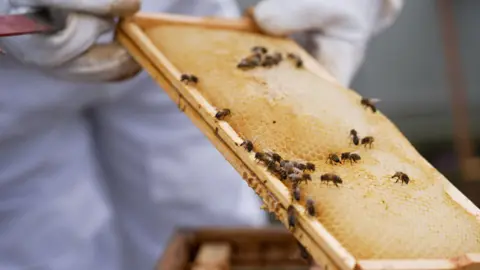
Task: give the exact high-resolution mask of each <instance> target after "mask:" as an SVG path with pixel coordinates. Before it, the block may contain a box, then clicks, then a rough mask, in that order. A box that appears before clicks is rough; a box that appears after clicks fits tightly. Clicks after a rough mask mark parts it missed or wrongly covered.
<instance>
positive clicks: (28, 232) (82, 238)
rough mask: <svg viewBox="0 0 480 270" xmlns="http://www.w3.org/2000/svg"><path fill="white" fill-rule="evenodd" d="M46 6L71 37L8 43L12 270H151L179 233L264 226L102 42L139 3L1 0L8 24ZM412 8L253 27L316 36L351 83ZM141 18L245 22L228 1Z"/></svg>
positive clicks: (5, 164) (391, 6)
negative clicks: (368, 52)
mask: <svg viewBox="0 0 480 270" xmlns="http://www.w3.org/2000/svg"><path fill="white" fill-rule="evenodd" d="M36 7H48V8H51V11H52V16H53V17H54V18H55V20H56V21H57V22H58V23H59V25H62V23H63V25H64V27H65V28H64V29H63V30H61V31H58V32H56V33H53V34H49V35H31V36H17V37H9V38H0V48H3V49H4V50H6V51H7V55H6V56H2V57H0V86H1V90H0V269H29V270H33V269H49V270H57V269H58V270H60V269H61V270H65V269H69V270H76V269H78V270H80V269H81V270H85V269H102V270H110V269H112V270H113V269H140V270H141V269H152V268H153V266H154V263H155V261H156V259H157V258H158V256H159V255H160V254H161V252H162V249H163V248H164V246H165V244H166V241H167V240H168V237H169V235H171V233H172V231H173V229H174V228H175V227H176V226H200V225H225V226H226V225H263V224H265V223H266V218H265V215H264V213H263V212H262V211H261V210H260V209H259V206H260V204H259V200H258V198H257V197H256V195H255V194H254V193H253V192H252V191H251V190H250V189H249V188H248V186H247V185H246V184H245V183H244V182H243V181H242V179H241V178H240V177H239V176H238V175H237V173H236V172H235V171H234V170H233V169H232V167H231V166H229V164H228V163H227V162H226V161H225V160H224V159H223V157H222V156H221V155H220V153H218V152H217V150H215V149H214V147H212V146H211V145H210V143H209V142H208V141H207V140H206V139H205V138H204V136H203V135H202V134H201V133H200V131H198V130H197V129H196V128H195V127H194V126H193V125H192V124H191V123H190V121H189V120H188V119H187V118H186V117H185V116H184V115H183V114H182V113H181V112H180V111H179V110H178V108H177V107H176V105H175V104H174V103H173V102H171V101H170V100H169V98H168V96H167V95H166V94H165V93H163V92H162V91H161V89H159V87H158V86H157V85H156V84H155V83H154V81H152V80H151V79H150V78H149V76H148V75H147V74H146V73H145V72H140V73H137V71H138V70H139V67H138V65H137V64H136V63H135V62H134V61H133V60H132V59H131V58H130V57H129V55H128V53H127V52H126V51H125V50H124V49H123V48H122V47H121V46H120V45H118V44H115V43H110V44H104V43H102V44H100V43H99V40H100V41H102V42H104V41H106V40H107V39H110V38H111V36H112V35H111V34H110V35H108V33H109V31H110V30H111V29H112V28H113V26H114V22H113V21H112V20H109V19H107V16H105V15H113V16H118V15H125V14H130V13H133V12H135V11H137V10H138V8H139V3H138V2H137V1H136V0H0V14H6V13H17V12H25V11H27V10H30V9H32V8H36ZM400 7H401V1H394V0H389V1H387V0H362V1H360V0H335V1H331V0H323V1H321V0H318V1H313V0H310V1H308V0H304V1H300V0H297V1H291V0H266V1H262V2H260V3H259V4H258V5H257V6H256V8H255V11H254V16H255V19H256V20H257V22H258V24H259V25H260V27H262V28H263V29H264V30H265V31H266V32H269V33H271V34H289V33H294V32H296V33H305V37H307V38H308V39H309V40H311V41H312V42H313V44H315V45H316V47H315V48H313V49H314V50H313V51H312V53H313V55H315V57H317V58H318V59H319V60H320V61H321V62H322V63H323V64H324V65H325V66H326V67H327V68H328V69H329V70H330V71H331V72H332V73H333V74H334V75H335V76H336V77H337V78H338V79H339V80H340V81H341V82H342V83H344V84H345V85H348V84H349V83H350V81H351V79H352V77H353V75H354V74H355V71H356V69H357V68H358V67H359V66H360V64H361V63H362V60H363V55H364V52H365V48H366V45H367V42H368V40H369V38H370V37H371V36H372V35H373V34H375V33H377V32H378V31H380V30H381V29H383V28H385V27H386V26H388V25H389V24H391V23H392V22H393V20H394V19H395V18H396V16H397V14H398V12H399V10H400ZM142 10H145V11H152V12H172V13H183V14H191V15H200V16H202V15H218V16H228V17H235V16H238V15H239V13H238V10H237V7H236V5H235V2H234V1H228V0H225V1H220V0H218V1H216V0H209V1H207V0H205V1H196V0H185V1H157V0H149V1H144V2H143V6H142ZM100 36H101V37H100ZM99 37H100V39H99ZM134 75H135V76H134ZM130 77H133V78H131V79H128V78H130Z"/></svg>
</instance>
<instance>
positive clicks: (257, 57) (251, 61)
mask: <svg viewBox="0 0 480 270" xmlns="http://www.w3.org/2000/svg"><path fill="white" fill-rule="evenodd" d="M261 62H262V55H261V54H259V53H255V54H252V55H250V56H248V57H246V58H243V59H242V60H240V62H239V63H238V64H237V68H239V69H243V70H247V69H252V68H255V67H258V66H260V64H261Z"/></svg>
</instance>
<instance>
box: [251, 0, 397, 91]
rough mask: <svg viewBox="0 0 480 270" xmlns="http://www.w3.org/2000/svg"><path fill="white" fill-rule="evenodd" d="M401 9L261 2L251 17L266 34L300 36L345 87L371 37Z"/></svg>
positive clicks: (361, 2) (336, 1)
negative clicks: (304, 38) (299, 33)
mask: <svg viewBox="0 0 480 270" xmlns="http://www.w3.org/2000/svg"><path fill="white" fill-rule="evenodd" d="M402 6H403V0H297V1H292V0H263V1H261V2H260V3H258V4H257V5H256V6H255V8H254V9H253V17H254V19H255V21H256V22H257V24H258V26H259V27H260V28H261V29H262V30H263V31H265V32H266V33H268V34H272V35H280V36H284V35H289V34H293V33H298V32H301V33H303V35H304V37H306V38H307V46H308V45H309V47H310V48H306V49H307V50H309V51H310V53H312V55H313V56H314V57H316V58H317V59H318V60H319V61H320V63H322V64H323V65H324V66H325V68H327V69H328V70H329V71H330V72H331V73H332V75H333V76H334V77H336V78H337V79H338V80H339V82H340V83H342V84H343V85H345V86H348V85H349V84H350V82H351V80H352V79H353V76H354V75H355V73H356V71H357V69H358V68H359V67H360V65H361V64H362V63H363V59H364V54H365V50H366V46H367V43H368V41H369V39H370V37H372V35H374V34H377V33H379V32H380V31H382V30H383V29H385V28H386V27H388V26H390V25H391V24H392V23H393V22H394V21H395V19H396V18H397V16H398V14H399V12H400V10H401V8H402Z"/></svg>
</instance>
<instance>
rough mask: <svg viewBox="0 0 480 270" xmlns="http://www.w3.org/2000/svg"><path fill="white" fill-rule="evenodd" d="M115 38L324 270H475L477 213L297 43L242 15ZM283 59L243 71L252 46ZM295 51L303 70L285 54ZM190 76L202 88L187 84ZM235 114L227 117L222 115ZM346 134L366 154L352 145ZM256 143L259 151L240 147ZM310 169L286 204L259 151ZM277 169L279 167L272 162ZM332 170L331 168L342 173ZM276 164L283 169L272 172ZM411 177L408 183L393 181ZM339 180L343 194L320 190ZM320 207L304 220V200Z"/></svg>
mask: <svg viewBox="0 0 480 270" xmlns="http://www.w3.org/2000/svg"><path fill="white" fill-rule="evenodd" d="M117 39H118V40H119V42H121V43H122V44H123V45H124V46H125V47H126V48H128V50H129V51H130V52H131V54H132V55H133V56H134V58H135V59H136V60H137V61H138V62H139V63H140V64H141V65H142V66H143V68H144V69H145V70H146V71H148V72H149V73H150V75H151V76H152V78H153V79H154V80H155V81H156V82H157V83H158V84H159V85H160V86H161V87H162V88H163V89H164V90H165V92H166V93H167V94H168V95H169V96H170V98H171V99H172V101H174V102H175V103H177V104H178V107H179V109H180V110H181V111H183V112H184V113H185V114H186V115H187V116H188V117H189V118H190V119H191V120H192V122H193V123H194V124H195V125H196V126H197V127H198V128H199V129H200V130H201V131H202V132H203V133H204V134H205V136H207V137H208V139H209V140H210V142H211V143H212V144H213V145H214V146H215V147H216V148H217V149H218V150H219V151H220V152H221V153H222V154H223V155H224V157H225V158H226V159H227V160H228V161H229V162H230V164H231V165H232V166H233V167H234V168H235V169H236V170H237V171H238V172H239V174H240V175H241V176H242V177H243V179H244V180H245V181H246V182H247V183H248V185H249V186H250V187H251V188H252V189H254V190H255V191H256V193H257V194H258V195H259V196H260V197H261V198H262V199H263V201H264V204H265V205H264V206H265V208H266V210H268V211H270V212H272V213H274V214H275V215H276V217H277V218H278V219H279V220H280V221H281V222H282V223H283V224H284V225H285V226H286V227H289V224H288V223H289V221H288V214H287V209H290V213H292V215H293V216H294V217H295V226H294V227H293V228H291V229H292V230H291V232H292V234H293V235H294V236H295V237H296V238H297V239H298V240H299V241H300V242H301V243H302V244H303V245H304V246H305V247H306V248H307V250H308V251H309V252H310V254H311V256H312V257H313V258H314V260H315V261H316V262H317V263H319V264H320V265H322V266H324V267H325V266H328V269H330V270H331V269H372V270H373V269H457V268H469V269H474V268H475V269H476V268H479V269H480V264H479V262H480V224H479V222H478V217H479V213H480V210H479V209H478V208H477V207H476V206H475V205H473V204H472V203H471V202H470V201H469V200H468V199H467V198H466V197H465V196H464V195H463V194H462V193H460V192H459V191H458V190H457V189H456V188H455V187H454V186H453V185H452V184H451V183H450V182H449V181H448V180H447V179H446V178H445V177H443V175H441V174H440V173H439V172H438V171H437V170H436V169H435V168H433V167H432V166H431V165H430V164H429V163H428V162H427V161H426V160H425V159H423V157H421V156H420V155H419V154H418V152H417V151H416V150H415V149H414V148H413V146H412V145H411V144H410V143H409V142H408V140H407V139H406V138H405V137H404V136H403V135H402V134H401V133H400V131H398V129H397V128H396V127H395V126H394V125H393V124H392V123H391V122H390V121H389V120H388V119H387V118H386V117H385V116H384V115H383V114H381V112H379V111H376V112H373V110H370V109H369V108H365V107H363V106H361V104H360V100H361V99H362V97H360V96H359V95H358V94H357V93H355V92H354V91H351V90H349V89H345V88H343V87H341V86H340V85H339V84H338V83H337V82H336V81H335V79H334V78H333V77H332V76H330V75H329V73H328V72H326V71H325V69H324V68H323V67H322V66H321V65H319V64H318V63H317V62H316V61H315V60H314V59H313V58H312V57H311V56H309V55H308V53H306V52H305V51H304V50H303V49H302V48H301V47H299V46H298V45H297V44H296V43H294V42H293V41H291V40H288V39H284V38H273V37H267V36H264V35H262V34H261V33H259V32H258V31H257V29H256V27H255V25H254V24H253V23H252V21H250V20H249V19H247V18H244V19H239V20H225V19H217V18H195V17H187V16H175V15H166V14H147V13H139V14H137V15H135V16H133V17H131V18H127V19H124V20H123V22H122V23H121V24H120V27H119V29H118V33H117ZM255 45H261V46H265V47H266V48H268V50H269V52H280V53H281V54H282V55H284V59H283V60H282V61H281V62H280V63H279V64H276V65H274V66H273V67H258V68H254V69H249V70H244V69H239V68H237V67H236V65H237V63H239V61H241V59H242V58H243V57H245V56H246V55H248V54H249V53H250V49H251V47H252V46H255ZM288 53H294V54H296V55H298V56H300V58H301V59H302V63H303V64H302V65H300V66H297V65H296V63H295V61H292V60H291V59H288V58H287V57H285V56H286V55H287V54H288ZM183 73H185V74H195V75H197V76H198V78H199V82H198V83H197V84H191V83H190V84H186V83H185V82H182V81H181V80H180V78H181V76H182V74H183ZM224 108H229V109H231V115H229V116H228V117H227V118H225V119H218V118H217V117H216V114H217V113H218V112H219V111H220V110H222V109H224ZM351 129H355V130H357V131H358V134H359V136H360V137H361V138H365V137H369V136H372V137H374V139H375V140H374V143H373V145H371V147H369V145H368V144H365V145H361V144H360V145H355V144H352V140H351V138H350V137H349V132H350V130H351ZM247 139H248V140H253V141H254V151H252V152H248V151H246V149H245V148H244V147H243V146H242V143H243V142H244V141H245V140H247ZM265 149H272V150H275V151H276V152H277V153H279V154H280V155H281V156H282V157H283V158H285V159H289V160H304V161H308V162H312V163H314V164H315V166H316V169H315V171H314V172H311V177H312V179H313V180H312V181H307V183H302V184H300V190H301V194H303V195H302V198H301V199H300V201H295V200H293V198H292V195H291V190H290V189H291V188H292V185H291V183H290V182H291V181H287V180H281V179H279V178H277V177H276V176H274V174H272V173H270V172H269V171H268V169H267V168H266V166H265V164H262V162H258V160H256V159H255V152H262V151H264V150H265ZM342 152H357V153H359V155H360V156H361V157H362V158H361V160H360V161H359V162H358V163H354V162H352V163H349V162H346V161H345V162H343V163H342V162H340V163H338V164H337V163H336V162H334V164H329V162H328V157H329V155H330V154H333V153H335V154H338V155H340V154H341V153H342ZM273 164H276V163H273ZM335 164H336V165H335ZM275 166H276V165H275ZM398 171H401V172H403V173H405V174H406V175H408V176H409V180H410V181H409V182H407V184H406V185H404V184H403V181H401V182H402V183H397V182H396V181H395V179H393V180H392V176H393V175H394V174H395V173H396V172H398ZM326 173H333V174H335V175H338V176H339V177H341V179H343V182H342V184H339V186H338V187H335V185H332V184H330V185H328V182H327V184H325V183H323V181H320V178H321V177H320V176H321V175H324V174H326ZM307 196H308V197H311V198H313V199H314V201H315V204H314V205H315V208H316V210H317V211H316V212H317V213H316V214H315V216H313V217H312V216H309V215H308V214H307V213H306V209H305V199H306V198H307Z"/></svg>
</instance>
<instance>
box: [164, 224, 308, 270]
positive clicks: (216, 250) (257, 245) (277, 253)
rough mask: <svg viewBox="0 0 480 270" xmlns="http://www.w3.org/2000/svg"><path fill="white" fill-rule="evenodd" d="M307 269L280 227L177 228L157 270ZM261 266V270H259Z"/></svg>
mask: <svg viewBox="0 0 480 270" xmlns="http://www.w3.org/2000/svg"><path fill="white" fill-rule="evenodd" d="M234 267H235V268H237V269H264V268H265V267H268V269H279V268H281V269H287V268H288V269H291V270H300V269H308V268H309V267H308V264H307V262H306V260H305V259H303V258H302V255H301V254H300V250H299V247H298V244H297V243H296V241H295V238H294V237H293V236H292V235H291V234H290V233H288V231H286V230H283V229H281V228H268V229H251V228H228V229H226V228H200V229H199V228H195V229H187V228H183V229H178V230H177V231H176V232H175V234H174V235H173V236H172V237H171V238H170V242H169V245H168V246H167V247H166V249H165V251H164V253H163V255H162V257H161V258H160V259H159V261H158V263H157V266H156V268H155V269H156V270H165V269H168V270H185V269H194V270H200V269H208V270H217V269H218V270H220V269H221V270H230V269H233V268H234ZM262 267H263V268H262Z"/></svg>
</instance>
